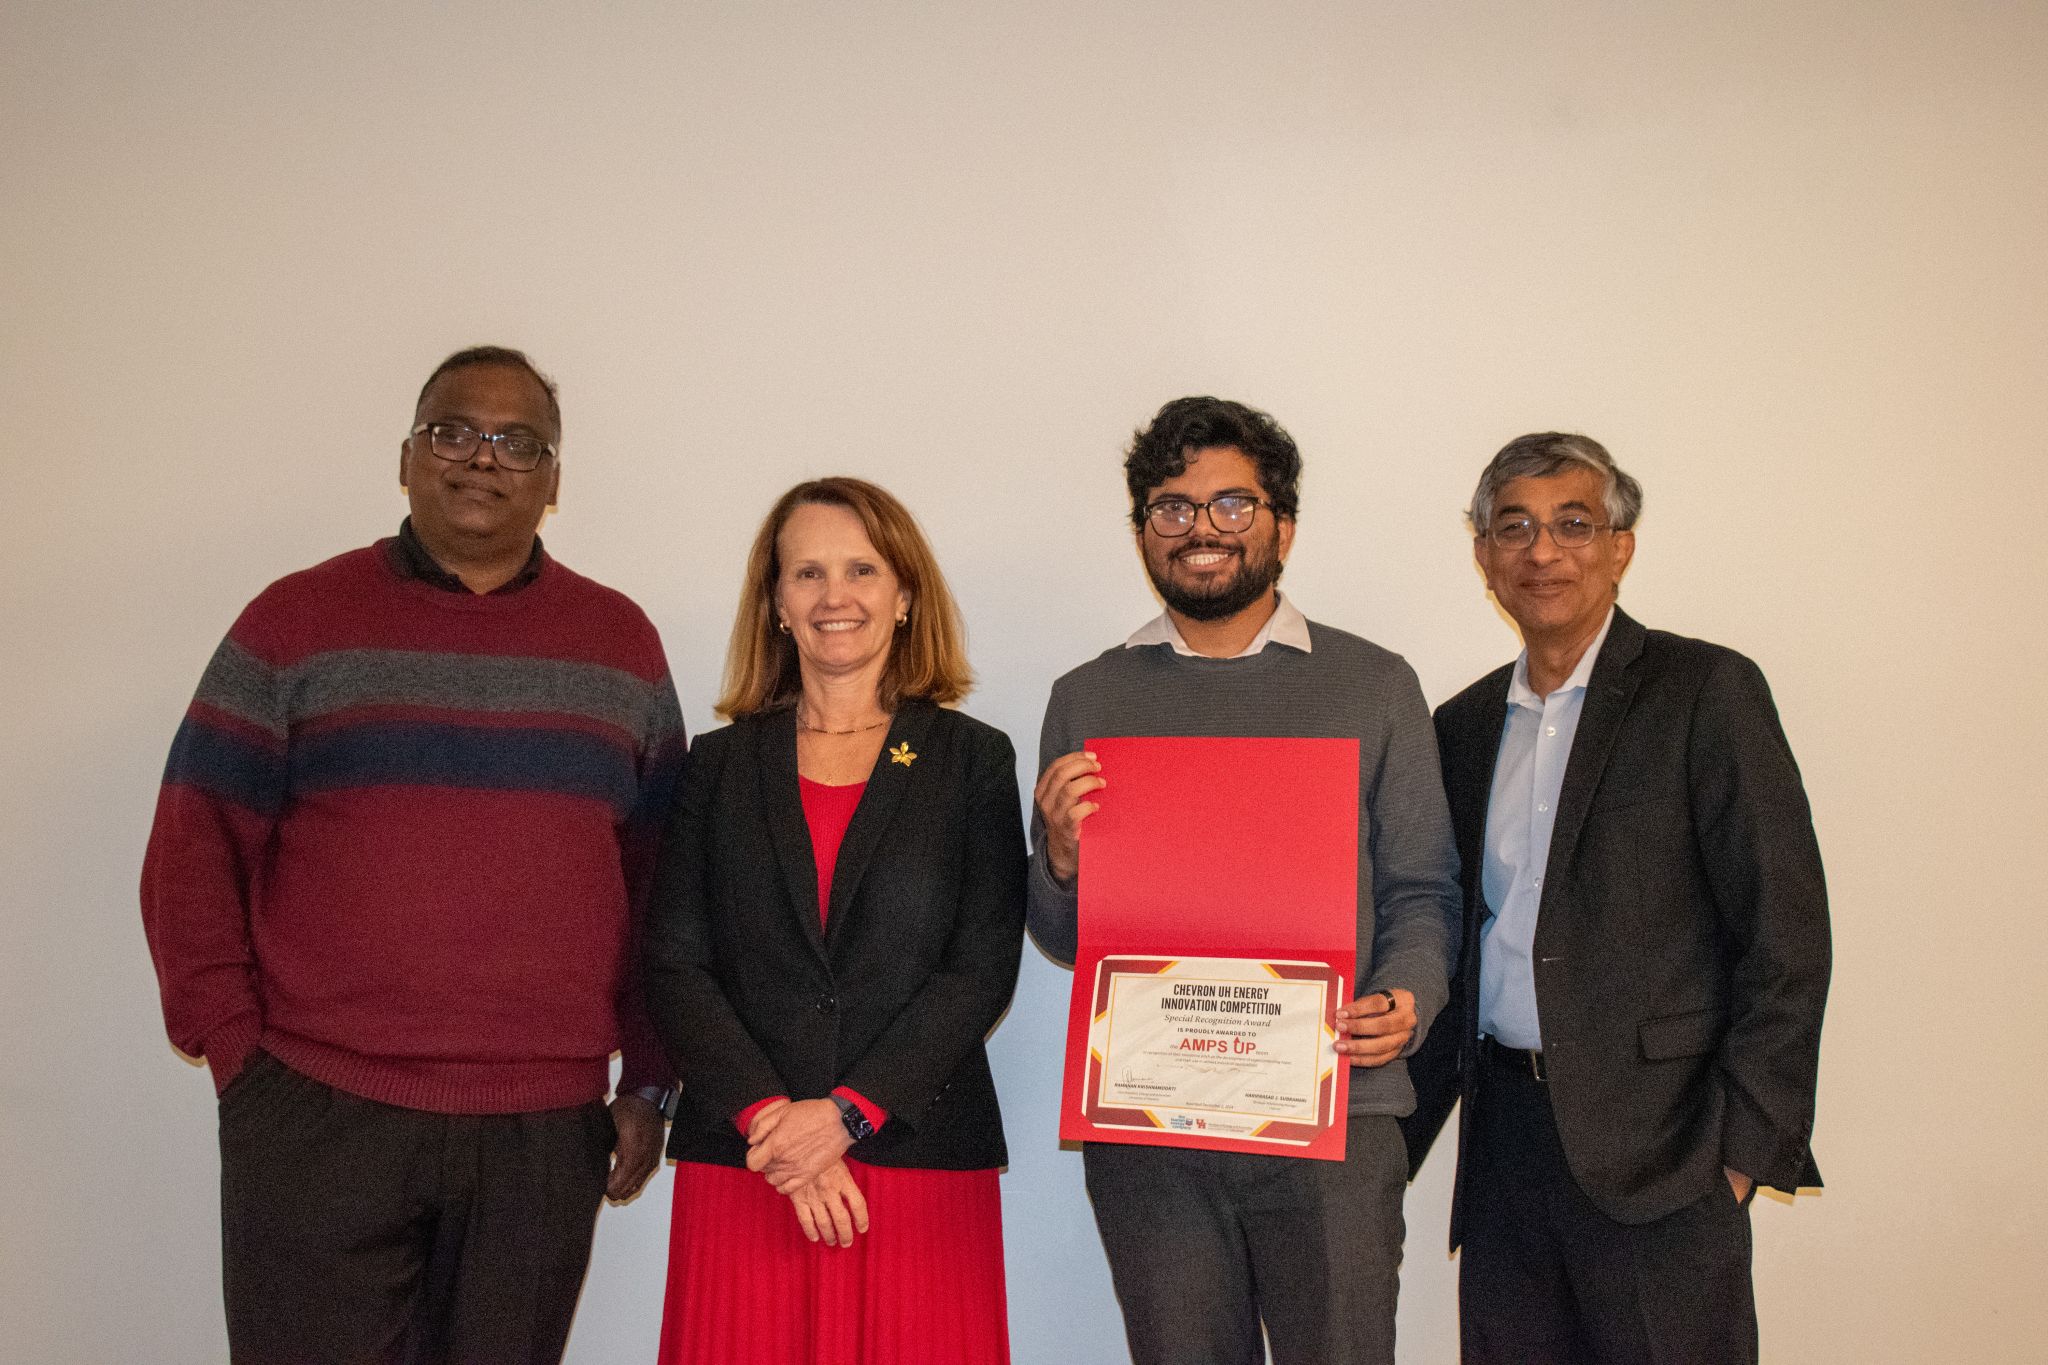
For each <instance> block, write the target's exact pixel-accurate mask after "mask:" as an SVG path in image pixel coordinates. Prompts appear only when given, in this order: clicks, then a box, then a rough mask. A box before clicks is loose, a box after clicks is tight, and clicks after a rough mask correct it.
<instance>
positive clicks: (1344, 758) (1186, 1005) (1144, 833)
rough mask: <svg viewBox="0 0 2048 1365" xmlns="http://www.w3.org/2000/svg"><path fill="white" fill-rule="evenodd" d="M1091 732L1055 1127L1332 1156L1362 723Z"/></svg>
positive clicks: (1350, 972)
mask: <svg viewBox="0 0 2048 1365" xmlns="http://www.w3.org/2000/svg"><path fill="white" fill-rule="evenodd" d="M1086 747H1087V748H1088V749H1089V751H1090V752H1092V753H1094V754H1095V756H1096V757H1097V758H1098V759H1100V760H1101V763H1102V771H1103V776H1104V780H1105V781H1107V783H1108V784H1109V785H1108V786H1106V787H1104V788H1103V789H1102V790H1101V791H1099V792H1097V793H1096V794H1095V797H1094V798H1093V799H1094V800H1096V801H1097V802H1098V803H1099V808H1098V809H1097V810H1096V811H1095V813H1094V814H1093V815H1090V816H1089V817H1088V819H1087V822H1086V823H1085V824H1083V825H1082V826H1081V867H1080V879H1079V883H1078V886H1077V888H1076V895H1077V897H1078V900H1079V905H1078V914H1077V921H1078V922H1077V925H1076V928H1077V946H1076V952H1075V955H1074V986H1073V991H1072V994H1071V995H1070V997H1069V999H1068V1003H1067V1061H1066V1067H1065V1069H1064V1071H1063V1073H1062V1075H1061V1081H1060V1137H1061V1139H1062V1140H1064V1141H1068V1142H1123V1143H1132V1144H1135V1145H1138V1146H1154V1147H1202V1148H1208V1149H1210V1150H1213V1151H1225V1152H1257V1153H1260V1154H1261V1155H1265V1156H1285V1157H1299V1158H1303V1159H1306V1160H1311V1161H1342V1160H1343V1159H1344V1134H1345V1125H1346V1119H1345V1107H1346V1104H1347V1102H1348V1099H1349V1095H1350V1088H1351V1068H1350V1065H1349V1061H1350V1059H1349V1057H1347V1056H1346V1055H1345V1054H1343V1053H1340V1052H1338V1051H1337V1032H1336V1012H1337V1010H1338V1008H1339V1007H1340V1006H1341V1005H1342V1004H1343V1003H1344V1002H1345V1001H1346V1000H1348V999H1349V998H1350V997H1349V996H1348V995H1347V994H1346V992H1347V991H1348V990H1349V989H1350V988H1351V987H1353V986H1355V985H1356V984H1357V976H1358V971H1357V956H1358V952H1357V937H1358V830H1359V801H1358V793H1359V790H1360V785H1359V783H1360V779H1359V764H1360V761H1361V760H1360V757H1359V750H1358V741H1357V740H1355V739H1271V738H1250V739H1246V738H1235V737H1209V736H1203V737H1193V738H1189V737H1178V736H1165V737H1156V736H1133V735H1125V736H1108V737H1104V738H1099V739H1090V740H1088V741H1087V742H1086ZM1191 780H1192V781H1193V782H1194V787H1193V788H1192V789H1191V786H1190V783H1191ZM1191 790H1193V791H1194V792H1195V793H1196V794H1197V795H1198V798H1199V799H1190V794H1191Z"/></svg>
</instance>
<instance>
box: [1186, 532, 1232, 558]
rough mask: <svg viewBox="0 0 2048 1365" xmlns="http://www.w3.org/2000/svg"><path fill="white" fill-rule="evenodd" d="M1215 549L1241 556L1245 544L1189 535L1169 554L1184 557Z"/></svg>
mask: <svg viewBox="0 0 2048 1365" xmlns="http://www.w3.org/2000/svg"><path fill="white" fill-rule="evenodd" d="M1213 551H1221V552H1222V553H1224V554H1229V555H1238V556H1240V557H1241V556H1242V555H1243V554H1244V546H1242V545H1238V544H1234V543H1232V542H1231V541H1227V540H1217V539H1212V538H1204V539H1200V540H1198V539H1196V538H1195V537H1194V536H1189V537H1188V538H1187V539H1186V540H1184V541H1182V542H1181V543H1180V544H1179V545H1177V546H1175V547H1174V550H1173V553H1172V554H1171V555H1169V556H1168V558H1170V559H1182V558H1185V557H1186V556H1188V555H1194V554H1204V553H1209V552H1213Z"/></svg>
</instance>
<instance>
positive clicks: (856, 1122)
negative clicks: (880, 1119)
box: [833, 1096, 875, 1142]
mask: <svg viewBox="0 0 2048 1365" xmlns="http://www.w3.org/2000/svg"><path fill="white" fill-rule="evenodd" d="M833 1103H835V1104H837V1105H838V1106H839V1117H840V1119H841V1121H842V1122H844V1123H845V1124H846V1132H847V1135H848V1136H850V1137H851V1138H852V1139H853V1140H854V1141H855V1142H859V1141H861V1140H862V1139H864V1138H870V1137H873V1136H874V1135H875V1125H874V1124H872V1123H869V1122H868V1116H867V1115H866V1114H863V1113H861V1111H860V1106H859V1105H857V1104H855V1103H854V1102H853V1101H852V1100H847V1099H840V1098H838V1097H837V1096H835V1097H834V1098H833Z"/></svg>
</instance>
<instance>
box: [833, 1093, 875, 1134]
mask: <svg viewBox="0 0 2048 1365" xmlns="http://www.w3.org/2000/svg"><path fill="white" fill-rule="evenodd" d="M832 1093H833V1094H834V1095H837V1096H838V1097H839V1098H840V1099H842V1100H846V1101H848V1102H850V1103H851V1104H852V1105H853V1107H854V1108H856V1109H858V1110H860V1112H861V1117H863V1118H865V1119H866V1120H867V1121H868V1122H869V1123H870V1124H872V1125H874V1127H875V1129H876V1130H877V1131H879V1130H880V1129H881V1127H882V1125H883V1124H885V1123H887V1122H888V1121H889V1111H888V1110H886V1109H884V1108H883V1107H882V1106H881V1105H879V1104H876V1103H875V1102H874V1101H873V1100H871V1099H869V1098H868V1097H867V1096H866V1095H863V1094H861V1093H860V1091H858V1090H855V1089H854V1088H853V1087H851V1086H846V1085H835V1086H833V1087H832Z"/></svg>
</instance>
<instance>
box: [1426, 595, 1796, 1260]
mask: <svg viewBox="0 0 2048 1365" xmlns="http://www.w3.org/2000/svg"><path fill="white" fill-rule="evenodd" d="M1512 674H1513V669H1512V667H1508V668H1501V669H1498V670H1496V671H1494V672H1492V673H1489V674H1488V675H1487V676H1486V677H1484V678H1482V679H1480V680H1479V681H1478V682H1476V683H1474V684H1473V685H1472V686H1471V687H1469V688H1467V689H1465V691H1463V692H1461V693H1459V694H1458V695H1457V696H1455V697H1453V698H1452V699H1451V700H1450V701H1447V702H1445V703H1444V704H1443V706H1441V707H1440V708H1438V710H1437V713H1436V727H1437V746H1438V750H1439V752H1440V754H1441V756H1442V759H1443V771H1444V785H1445V787H1446V789H1447V791H1448V793H1449V796H1450V803H1451V824H1452V827H1453V830H1454V831H1455V833H1456V837H1457V841H1458V855H1459V858H1460V860H1461V862H1462V864H1463V869H1464V871H1463V881H1464V892H1465V916H1464V951H1463V952H1462V953H1461V954H1460V957H1459V966H1458V973H1457V976H1456V978H1455V979H1454V980H1453V981H1452V983H1451V1003H1450V1004H1449V1005H1448V1006H1447V1007H1446V1008H1445V1010H1444V1016H1445V1017H1444V1019H1442V1020H1440V1021H1439V1022H1438V1023H1437V1026H1436V1027H1435V1028H1434V1029H1432V1030H1431V1031H1430V1034H1429V1037H1428V1038H1427V1040H1425V1042H1424V1044H1423V1046H1422V1048H1421V1049H1420V1050H1419V1052H1418V1053H1417V1055H1416V1056H1415V1057H1413V1058H1411V1059H1410V1061H1409V1063H1408V1069H1409V1072H1410V1073H1411V1074H1412V1075H1413V1076H1414V1078H1415V1088H1416V1091H1417V1093H1418V1096H1419V1103H1418V1105H1417V1108H1416V1112H1415V1114H1414V1116H1413V1117H1411V1118H1409V1119H1407V1120H1405V1121H1404V1122H1403V1130H1404V1134H1405V1135H1406V1137H1407V1139H1408V1146H1409V1156H1410V1164H1411V1167H1419V1166H1420V1165H1421V1164H1422V1158H1423V1156H1424V1155H1425V1154H1427V1152H1428V1150H1429V1146H1430V1143H1431V1142H1432V1141H1433V1140H1434V1139H1435V1137H1436V1134H1437V1132H1438V1130H1439V1129H1440V1128H1441V1127H1442V1126H1443V1123H1444V1120H1445V1117H1446V1116H1447V1115H1448V1114H1449V1112H1450V1109H1451V1106H1452V1104H1453V1103H1454V1102H1456V1101H1457V1100H1458V1099H1459V1098H1460V1097H1461V1096H1462V1097H1463V1099H1464V1101H1465V1103H1464V1107H1463V1110H1462V1111H1461V1117H1460V1123H1459V1127H1460V1134H1459V1138H1460V1141H1459V1157H1460V1162H1459V1172H1460V1180H1459V1191H1460V1199H1462V1195H1463V1191H1464V1187H1465V1182H1464V1180H1463V1175H1464V1171H1465V1161H1466V1160H1467V1159H1468V1158H1469V1155H1470V1151H1469V1143H1468V1142H1467V1140H1466V1139H1467V1138H1468V1137H1469V1134H1470V1116H1471V1112H1472V1096H1473V1088H1474V1081H1475V1079H1476V1078H1475V1076H1474V1072H1473V1061H1474V1058H1473V1052H1474V1048H1473V1033H1474V1028H1475V1025H1474V1023H1473V1021H1474V1020H1475V1019H1476V1018H1477V1017H1478V1010H1479V932H1480V926H1481V921H1482V918H1483V917H1484V916H1485V915H1486V914H1487V913H1488V912H1487V909H1486V902H1485V898H1484V896H1483V894H1482V892H1481V889H1480V887H1481V874H1482V871H1483V868H1484V865H1485V857H1486V850H1485V847H1484V839H1485V835H1486V811H1487V804H1488V801H1489V799H1490V797H1491V793H1492V787H1493V768H1494V760H1495V758H1496V757H1497V755H1498V753H1499V750H1500V739H1501V731H1502V727H1503V725H1505V723H1506V718H1507V694H1508V683H1509V681H1510V679H1511V677H1512ZM1534 956H1535V959H1536V1004H1537V1011H1538V1015H1539V1017H1540V1018H1541V1019H1542V1021H1543V1047H1544V1059H1545V1063H1546V1066H1547V1069H1548V1071H1549V1076H1550V1081H1549V1091H1550V1099H1551V1105H1552V1108H1553V1110H1554V1111H1555V1113H1556V1116H1557V1126H1558V1135H1559V1137H1560V1138H1562V1139H1563V1144H1564V1152H1565V1158H1566V1160H1567V1161H1568V1162H1569V1164H1570V1166H1571V1170H1572V1174H1573V1176H1574V1177H1575V1178H1576V1179H1577V1181H1578V1184H1579V1187H1580V1188H1581V1189H1583V1190H1584V1191H1585V1192H1586V1194H1587V1196H1588V1197H1589V1198H1591V1199H1592V1200H1593V1202H1594V1203H1595V1204H1596V1205H1598V1206H1599V1207H1600V1208H1601V1209H1602V1210H1603V1211H1605V1212H1606V1213H1607V1214H1608V1215H1609V1216H1610V1217H1612V1218H1614V1219H1616V1220H1617V1221H1620V1222H1623V1223H1646V1222H1649V1221H1650V1220H1652V1219H1655V1218H1659V1217H1662V1216H1663V1215H1665V1214H1667V1213H1670V1212H1672V1211H1674V1210H1676V1209H1678V1208H1681V1207H1683V1206H1684V1205H1686V1204H1688V1203H1691V1202H1692V1201H1693V1200H1695V1199H1697V1198H1699V1197H1700V1196H1701V1195H1703V1194H1705V1193H1706V1192H1707V1191H1708V1190H1709V1189H1711V1188H1713V1184H1712V1182H1714V1181H1716V1180H1719V1179H1721V1168H1722V1167H1723V1166H1732V1167H1734V1168H1735V1169H1736V1170H1739V1171H1741V1172H1743V1173H1744V1174H1746V1175H1750V1176H1753V1177H1754V1178H1755V1179H1756V1180H1757V1182H1758V1183H1759V1184H1764V1185H1771V1186H1774V1187H1776V1188H1778V1189H1782V1190H1792V1189H1795V1188H1797V1187H1799V1186H1802V1185H1809V1186H1810V1185H1818V1184H1819V1183H1820V1172H1819V1171H1818V1170H1817V1169H1816V1168H1815V1166H1814V1163H1813V1155H1812V1152H1811V1150H1810V1149H1809V1147H1808V1139H1809V1137H1810V1136H1811V1134H1812V1131H1813V1107H1814V1085H1815V1075H1816V1072H1817V1070H1818V1066H1819V1052H1820V1024H1821V1010H1822V1007H1823V1005H1824V1004H1825V1003H1826V1000H1827V987H1828V969H1829V942H1828V912H1827V890H1826V887H1825V885H1824V883H1823V881H1822V877H1821V865H1820V849H1819V846H1818V844H1817V843H1816V842H1815V839H1814V834H1813V820H1812V816H1811V813H1810V812H1809V811H1808V809H1807V804H1806V793H1805V790H1804V789H1803V788H1802V787H1801V785H1800V781H1799V769H1798V767H1797V765H1796V764H1794V762H1793V760H1792V751H1791V748H1790V747H1789V746H1788V745H1787V744H1786V742H1785V734H1784V731H1783V730H1782V729H1781V728H1780V726H1779V724H1778V713H1777V709H1776V707H1775V706H1773V705H1772V703H1771V693H1770V688H1769V687H1768V686H1767V685H1766V684H1765V682H1764V678H1763V674H1762V673H1760V672H1759V671H1758V670H1757V667H1756V665H1755V664H1753V663H1751V662H1750V661H1749V660H1748V659H1745V658H1744V657H1742V656H1741V655H1740V654H1737V653H1735V652H1734V651H1732V650H1728V649H1723V648H1721V647H1720V646H1718V645H1711V644H1707V643H1705V642H1704V641H1700V640H1688V639H1686V638H1684V637H1682V636H1678V635H1668V634H1666V633H1664V632H1663V631H1646V630H1644V629H1643V627H1642V626H1640V625H1638V624H1637V623H1636V622H1635V621H1633V620H1631V619H1630V618H1629V617H1628V616H1627V615H1625V614H1623V613H1622V612H1621V611H1619V610H1617V611H1616V612H1615V614H1614V624H1613V626H1612V627H1610V629H1609V630H1608V634H1607V641H1606V644H1605V645H1604V646H1603V647H1602V648H1601V651H1600V656H1599V658H1598V660H1597V661H1595V663H1594V665H1593V673H1592V677H1591V679H1590V680H1589V682H1588V684H1587V688H1586V698H1585V703H1584V709H1583V710H1582V711H1581V712H1580V713H1579V729H1578V734H1577V736H1576V737H1575V738H1574V740H1573V743H1572V752H1571V757H1570V758H1569V760H1567V762H1566V766H1565V775H1564V785H1563V787H1562V789H1561V790H1560V792H1559V794H1558V803H1557V823H1556V826H1555V829H1554V831H1553V833H1552V835H1551V843H1550V859H1549V862H1548V864H1547V865H1546V868H1545V873H1544V881H1543V896H1542V901H1541V903H1540V905H1539V908H1538V911H1537V921H1536V941H1535V951H1534ZM1461 1226H1462V1207H1461V1205H1460V1203H1459V1202H1457V1201H1454V1202H1453V1206H1452V1214H1451V1246H1452V1248H1453V1249H1455V1248H1456V1247H1457V1246H1458V1243H1459V1240H1460V1231H1461Z"/></svg>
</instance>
